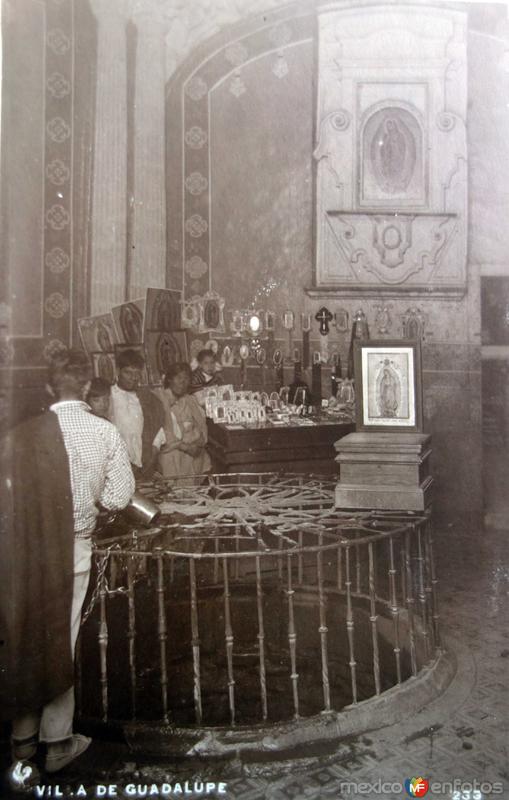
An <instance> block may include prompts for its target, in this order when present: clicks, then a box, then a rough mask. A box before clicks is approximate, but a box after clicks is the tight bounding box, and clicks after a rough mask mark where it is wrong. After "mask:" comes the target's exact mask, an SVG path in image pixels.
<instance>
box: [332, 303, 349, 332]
mask: <svg viewBox="0 0 509 800" xmlns="http://www.w3.org/2000/svg"><path fill="white" fill-rule="evenodd" d="M334 320H335V323H336V330H337V332H338V333H347V331H348V328H349V314H348V311H347V310H346V308H338V309H336V313H335V314H334Z"/></svg>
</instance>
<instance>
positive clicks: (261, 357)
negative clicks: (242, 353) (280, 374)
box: [256, 347, 267, 367]
mask: <svg viewBox="0 0 509 800" xmlns="http://www.w3.org/2000/svg"><path fill="white" fill-rule="evenodd" d="M266 360H267V351H266V350H265V348H264V347H260V348H258V350H257V351H256V363H257V364H259V365H260V366H261V367H262V366H263V365H264V364H265V362H266Z"/></svg>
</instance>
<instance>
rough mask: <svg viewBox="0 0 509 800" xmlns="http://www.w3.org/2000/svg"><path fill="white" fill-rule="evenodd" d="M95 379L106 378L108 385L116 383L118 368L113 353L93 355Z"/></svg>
mask: <svg viewBox="0 0 509 800" xmlns="http://www.w3.org/2000/svg"><path fill="white" fill-rule="evenodd" d="M92 366H93V371H94V378H104V380H105V381H108V383H111V384H113V383H115V380H116V378H117V368H116V365H115V356H114V355H113V353H92Z"/></svg>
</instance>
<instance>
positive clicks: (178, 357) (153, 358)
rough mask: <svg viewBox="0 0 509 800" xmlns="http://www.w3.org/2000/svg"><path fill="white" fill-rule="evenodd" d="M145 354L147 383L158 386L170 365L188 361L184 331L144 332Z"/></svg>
mask: <svg viewBox="0 0 509 800" xmlns="http://www.w3.org/2000/svg"><path fill="white" fill-rule="evenodd" d="M145 352H146V354H147V366H148V373H149V381H150V383H151V384H153V385H156V386H157V385H160V384H161V383H162V381H163V376H164V374H165V373H166V372H167V370H168V367H169V366H170V364H175V363H176V362H177V361H189V358H188V352H187V339H186V334H185V331H174V332H172V333H170V332H161V333H158V332H156V331H148V332H146V333H145Z"/></svg>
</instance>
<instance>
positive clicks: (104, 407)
mask: <svg viewBox="0 0 509 800" xmlns="http://www.w3.org/2000/svg"><path fill="white" fill-rule="evenodd" d="M86 401H87V403H88V405H89V406H90V409H91V411H92V414H95V415H96V417H103V418H104V419H108V411H109V408H110V402H111V384H110V383H109V382H108V381H107V380H105V379H104V378H92V380H91V382H90V388H89V390H88V392H87V397H86Z"/></svg>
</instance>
